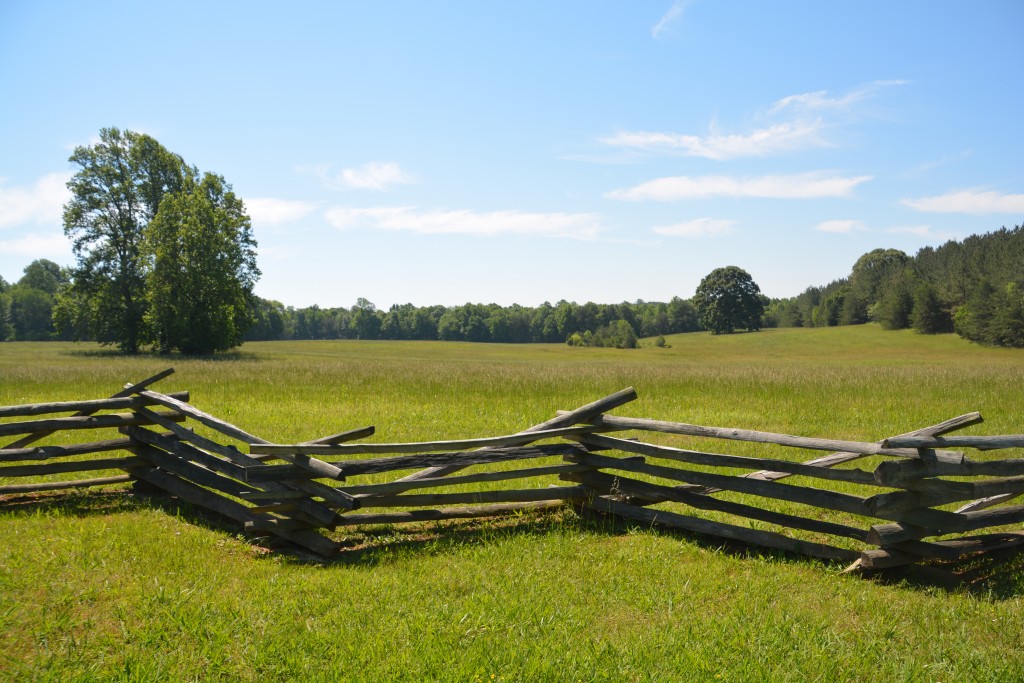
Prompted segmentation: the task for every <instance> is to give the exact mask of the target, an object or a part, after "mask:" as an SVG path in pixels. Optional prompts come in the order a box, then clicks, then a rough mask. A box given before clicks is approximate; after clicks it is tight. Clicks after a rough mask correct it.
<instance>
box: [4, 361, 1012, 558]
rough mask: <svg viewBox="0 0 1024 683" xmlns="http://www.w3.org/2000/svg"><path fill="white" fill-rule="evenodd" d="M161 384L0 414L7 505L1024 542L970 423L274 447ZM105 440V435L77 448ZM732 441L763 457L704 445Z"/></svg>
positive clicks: (307, 533)
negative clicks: (148, 497)
mask: <svg viewBox="0 0 1024 683" xmlns="http://www.w3.org/2000/svg"><path fill="white" fill-rule="evenodd" d="M172 372H173V370H166V371H164V372H162V373H159V374H157V375H154V376H153V377H150V378H148V379H146V380H144V381H142V382H138V383H136V384H127V385H125V387H124V388H123V389H122V390H121V391H119V392H117V393H115V394H114V395H113V396H111V397H110V398H106V399H97V400H86V401H71V402H59V403H45V404H27V405H19V406H8V407H0V439H6V438H7V437H9V436H19V438H18V439H17V440H15V441H13V442H11V443H9V444H7V445H6V446H4V447H2V448H0V499H4V498H6V499H10V498H11V496H19V495H23V494H29V493H37V492H43V491H53V490H60V489H72V488H86V487H94V486H108V485H124V484H125V483H126V482H145V483H146V484H147V485H149V486H150V488H152V487H155V488H156V489H159V490H160V491H162V492H165V493H167V494H170V495H172V496H175V497H177V498H179V499H181V500H183V501H186V502H188V503H189V504H192V505H195V506H198V507H200V508H204V509H206V510H208V511H211V512H214V513H216V514H218V515H220V516H223V517H226V518H228V519H230V520H233V521H234V522H235V523H237V524H239V525H240V526H241V527H242V528H244V529H245V530H246V531H247V532H249V533H251V534H254V535H258V536H271V537H277V538H279V539H283V540H285V541H288V542H290V543H293V544H295V545H297V546H300V547H302V548H305V549H306V550H309V551H312V552H313V553H316V554H319V555H323V556H331V555H334V554H336V553H338V552H339V551H340V550H341V549H342V547H343V545H342V544H341V543H339V542H338V541H336V540H335V539H334V538H332V535H331V532H336V531H337V530H338V529H339V528H343V527H357V526H358V527H362V526H366V525H381V524H400V523H408V522H424V521H429V520H444V519H465V518H478V517H479V518H482V517H493V516H499V515H507V514H518V513H522V512H524V511H528V510H538V509H555V508H564V507H565V506H566V505H569V506H572V507H573V508H574V509H575V510H576V511H578V512H579V513H581V514H586V515H601V516H604V515H610V516H613V517H616V518H622V519H626V520H632V521H633V522H636V523H640V524H644V525H658V526H662V527H670V528H675V529H681V530H685V531H688V532H693V533H697V534H702V535H706V536H712V537H716V538H720V539H726V540H729V541H737V542H741V543H745V544H749V545H754V546H761V547H764V548H771V549H778V550H783V551H787V552H791V553H798V554H802V555H807V556H810V557H815V558H822V559H826V560H832V561H842V562H847V563H851V564H850V569H855V568H859V569H883V568H888V567H896V566H902V565H933V564H935V563H936V562H939V563H947V566H950V563H951V566H954V567H955V566H956V563H957V562H958V561H962V560H964V559H965V558H968V557H972V556H976V555H978V554H979V553H985V552H988V551H992V550H996V549H1002V548H1008V547H1013V546H1018V545H1024V532H1022V531H1020V530H1017V529H1015V528H1014V527H1015V526H1016V525H1019V524H1020V523H1021V522H1022V521H1024V505H1021V504H1017V503H1015V499H1017V498H1018V497H1019V496H1021V495H1022V494H1024V459H1021V458H1012V457H1002V458H998V459H997V458H993V457H991V456H990V455H989V454H990V453H991V452H993V451H1000V450H1003V451H1005V450H1007V449H1010V453H1009V454H1010V455H1013V450H1012V449H1020V448H1024V435H1005V436H947V435H948V434H950V433H951V432H954V431H956V430H959V429H962V428H964V427H968V426H971V425H976V424H978V423H980V422H981V421H982V418H981V415H980V414H978V413H970V414H967V415H961V416H959V417H955V418H953V419H951V420H946V421H945V422H941V423H938V424H935V425H932V426H929V427H924V428H922V429H918V430H916V431H913V432H909V433H906V434H902V435H899V436H893V437H889V438H887V439H884V440H881V441H879V442H874V443H870V442H860V441H842V440H835V439H821V438H811V437H803V436H791V435H785V434H774V433H768V432H759V431H752V430H745V429H727V428H716V427H704V426H698V425H691V424H685V423H680V422H665V421H659V420H651V419H642V418H631V417H617V416H613V415H609V414H608V412H609V411H611V410H613V409H615V408H617V407H619V406H622V405H624V404H625V403H628V402H630V401H632V400H634V399H635V398H636V392H635V391H634V390H633V389H625V390H623V391H620V392H617V393H615V394H612V395H610V396H606V397H605V398H602V399H600V400H598V401H595V402H593V403H590V404H588V405H585V406H583V407H580V408H577V409H576V410H572V411H564V412H559V413H558V414H556V416H555V417H553V418H552V419H550V420H548V421H546V422H543V423H541V424H537V425H534V426H532V427H529V428H528V429H524V430H522V431H520V432H517V433H515V434H511V435H507V436H498V437H489V438H478V439H463V440H457V441H434V442H416V443H372V442H367V441H364V439H366V438H367V437H369V436H372V435H373V434H374V428H373V427H365V428H361V429H354V430H350V431H346V432H342V433H339V434H333V435H330V436H326V437H321V438H318V439H313V440H310V441H305V442H303V443H298V444H275V443H270V442H269V441H267V440H265V439H262V438H260V437H258V436H256V435H254V434H251V433H249V432H246V431H245V430H243V429H241V428H239V427H237V426H235V425H232V424H230V423H228V422H226V421H224V420H221V419H219V418H217V417H214V416H213V415H210V414H208V413H205V412H203V411H201V410H199V409H197V408H195V407H194V406H192V405H191V404H190V403H189V402H188V401H189V394H188V392H178V393H169V394H162V393H159V392H156V391H153V390H152V389H151V386H152V385H153V384H154V383H156V382H157V381H159V380H160V379H163V378H164V377H166V376H168V375H170V374H171V373H172ZM60 413H72V415H70V416H62V417H53V415H55V414H60ZM39 416H46V417H39ZM25 418H31V419H25ZM97 432H99V433H101V434H103V435H105V436H108V437H112V438H104V439H99V438H95V437H92V438H82V435H87V434H88V435H95V434H96V433H97ZM204 434H208V435H209V436H205V435H204ZM44 439H49V440H50V441H53V442H54V443H52V444H51V445H35V444H38V442H40V441H42V440H44ZM666 441H667V442H670V443H671V444H672V445H666V444H665V443H664V442H666ZM69 442H73V443H69ZM679 442H683V443H682V444H680V443H679ZM737 442H746V443H747V444H752V445H747V446H745V447H744V448H746V450H748V451H750V450H756V451H757V452H758V455H730V454H724V453H718V452H714V451H717V450H725V448H723V444H729V443H734V444H735V443H737ZM680 445H686V446H689V447H687V448H682V447H680ZM716 446H717V447H716ZM965 449H970V450H971V451H972V454H971V456H970V457H968V455H967V454H965ZM806 451H813V452H816V453H818V454H820V455H818V457H813V458H810V459H805V458H806V456H801V455H800V453H803V452H806ZM857 465H861V466H863V465H867V466H868V467H867V468H865V467H858V466H857ZM467 469H468V470H470V471H468V472H462V470H467ZM83 473H84V474H88V475H89V476H91V478H71V477H76V476H81V475H82V474H83ZM95 475H99V476H95ZM787 478H792V480H791V481H789V482H783V481H782V480H784V479H787ZM8 482H14V483H8ZM556 482H557V483H556ZM545 483H546V485H545ZM334 535H337V534H336V533H335V534H334ZM930 569H931V570H933V571H938V572H942V571H948V570H942V569H939V570H937V569H936V568H935V567H931V568H930Z"/></svg>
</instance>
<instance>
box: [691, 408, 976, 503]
mask: <svg viewBox="0 0 1024 683" xmlns="http://www.w3.org/2000/svg"><path fill="white" fill-rule="evenodd" d="M983 421H984V420H983V418H982V417H981V413H978V412H973V413H967V414H965V415H958V416H957V417H954V418H951V419H949V420H944V421H943V422H939V423H938V424H934V425H930V426H928V427H922V428H920V429H915V430H914V431H912V432H907V433H906V434H901V435H900V436H936V435H939V434H947V433H949V432H952V431H956V430H958V429H963V428H965V427H970V426H971V425H976V424H979V423H981V422H983ZM879 443H881V442H879ZM864 457H867V456H865V455H864V454H862V453H843V452H839V453H832V454H830V455H823V456H821V457H819V458H812V459H811V460H805V461H804V462H803V463H802V464H804V465H814V466H816V467H835V466H837V465H842V464H844V463H847V462H853V461H854V460H859V459H861V458H864ZM744 476H745V477H748V478H750V479H762V480H765V481H778V480H779V479H784V478H786V477H790V476H792V475H791V474H789V473H787V472H772V471H771V470H761V471H760V472H752V473H750V474H746V475H744ZM709 493H713V492H712V491H709Z"/></svg>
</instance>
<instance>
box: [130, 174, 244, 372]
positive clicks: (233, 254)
mask: <svg viewBox="0 0 1024 683" xmlns="http://www.w3.org/2000/svg"><path fill="white" fill-rule="evenodd" d="M145 238H146V239H145V243H144V249H143V253H144V255H145V256H146V257H147V260H149V261H150V262H151V264H152V269H151V271H150V272H149V273H148V275H147V278H146V301H147V304H148V311H147V313H146V316H145V320H146V323H147V332H148V333H149V336H150V338H151V339H152V340H153V341H154V343H155V345H156V347H157V348H158V349H159V350H160V351H161V352H163V353H166V352H169V351H172V350H175V349H176V350H178V351H181V352H182V353H186V354H206V353H212V352H214V351H224V350H227V349H230V348H232V347H235V346H238V345H239V344H241V343H242V341H243V337H244V335H245V332H246V331H247V330H248V329H249V327H250V325H251V324H252V322H253V315H252V309H253V295H252V288H253V286H254V285H255V283H256V280H257V279H258V278H259V275H260V271H259V269H258V268H257V267H256V241H255V240H254V239H253V235H252V225H251V222H250V220H249V216H248V215H247V214H246V212H245V206H244V204H243V203H242V200H241V199H239V198H238V197H237V196H236V195H235V193H234V192H232V191H231V186H230V185H228V184H227V183H226V182H224V178H222V177H221V176H219V175H215V174H213V173H206V174H205V175H204V176H203V177H202V179H201V180H198V181H194V180H191V179H186V181H185V187H184V188H183V189H182V191H180V192H174V193H168V194H166V195H165V196H164V198H163V199H162V201H161V202H160V208H159V211H158V212H157V214H156V216H155V217H154V218H153V219H152V220H151V221H150V222H149V224H148V226H147V227H146V230H145Z"/></svg>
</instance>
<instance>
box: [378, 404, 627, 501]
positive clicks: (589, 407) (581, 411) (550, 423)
mask: <svg viewBox="0 0 1024 683" xmlns="http://www.w3.org/2000/svg"><path fill="white" fill-rule="evenodd" d="M635 400H636V390H635V389H633V387H626V388H625V389H622V390H620V391H616V392H615V393H614V394H609V395H608V396H605V397H603V398H599V399H597V400H596V401H593V402H591V403H588V404H586V405H584V406H580V407H579V408H576V409H575V410H570V411H566V412H559V414H558V415H556V416H555V417H553V418H551V419H550V420H545V421H544V422H541V423H539V424H535V425H533V426H531V427H527V428H526V429H524V430H522V431H521V432H519V434H528V433H530V432H541V431H546V430H549V429H560V428H562V427H571V426H572V425H574V424H576V423H578V422H586V421H587V420H589V419H590V418H592V417H594V416H595V415H600V414H601V413H603V412H605V411H608V410H612V409H614V408H618V407H619V406H621V405H625V404H626V403H629V402H630V401H635ZM463 467H465V466H464V465H443V466H440V467H428V468H427V469H425V470H423V471H421V472H413V473H412V474H408V475H406V476H404V477H402V478H401V479H398V481H415V480H416V479H427V478H430V477H443V476H445V475H448V474H452V473H453V472H458V471H459V470H460V469H462V468H463Z"/></svg>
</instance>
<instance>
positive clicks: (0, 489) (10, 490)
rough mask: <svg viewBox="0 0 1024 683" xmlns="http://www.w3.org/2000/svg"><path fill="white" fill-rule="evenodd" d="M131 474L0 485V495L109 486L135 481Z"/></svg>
mask: <svg viewBox="0 0 1024 683" xmlns="http://www.w3.org/2000/svg"><path fill="white" fill-rule="evenodd" d="M134 480H135V477H133V476H132V475H130V474H118V475H115V476H113V477H96V478H94V479H76V480H74V481H46V482H37V483H34V484H9V485H7V486H0V496H2V495H9V494H15V493H41V492H43V491H59V490H62V489H80V488H89V487H92V486H109V485H111V484H123V483H125V482H128V481H134Z"/></svg>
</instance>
